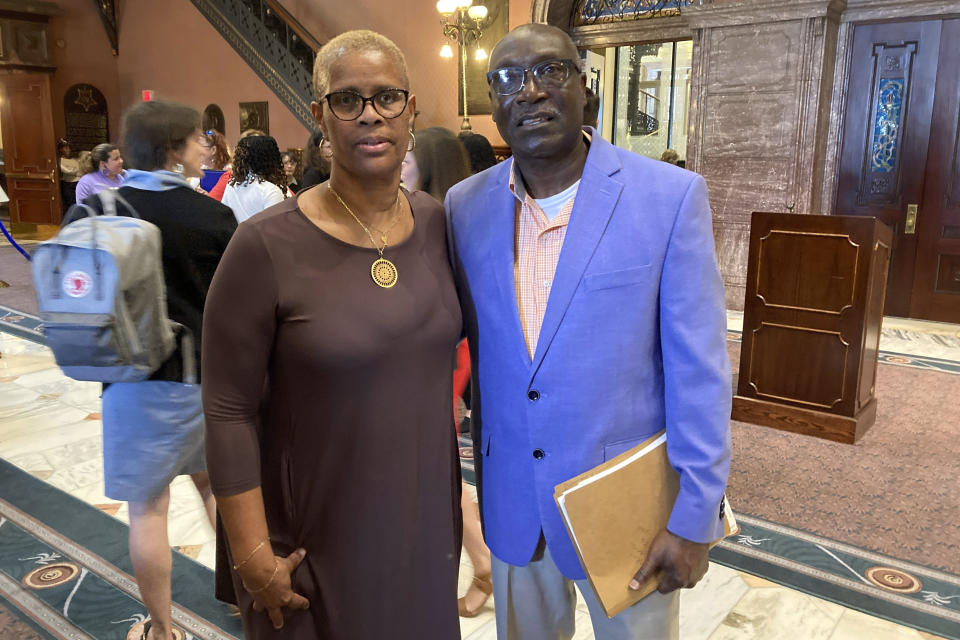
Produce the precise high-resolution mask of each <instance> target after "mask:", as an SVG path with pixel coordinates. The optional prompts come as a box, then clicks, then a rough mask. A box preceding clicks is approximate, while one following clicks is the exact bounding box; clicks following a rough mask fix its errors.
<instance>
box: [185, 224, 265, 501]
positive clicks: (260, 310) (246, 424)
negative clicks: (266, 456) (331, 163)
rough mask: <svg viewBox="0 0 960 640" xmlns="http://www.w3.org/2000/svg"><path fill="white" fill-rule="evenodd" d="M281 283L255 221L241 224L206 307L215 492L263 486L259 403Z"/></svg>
mask: <svg viewBox="0 0 960 640" xmlns="http://www.w3.org/2000/svg"><path fill="white" fill-rule="evenodd" d="M277 300H278V288H277V281H276V278H275V274H274V270H273V263H272V261H271V259H270V255H269V253H268V251H267V248H266V246H265V243H264V239H263V236H262V235H261V231H260V229H259V228H258V225H243V226H241V227H240V228H238V230H237V232H236V233H235V234H234V235H233V238H232V239H231V240H230V243H229V244H228V245H227V250H226V252H225V253H224V255H223V258H222V259H221V260H220V265H219V267H218V268H217V271H216V274H215V275H214V276H213V282H212V283H211V285H210V292H209V294H208V295H207V302H206V306H205V307H204V313H203V355H202V358H203V360H202V363H201V368H202V370H203V384H202V387H203V409H204V413H205V414H206V421H207V468H208V471H209V473H210V481H211V484H212V486H213V492H214V494H215V495H218V496H229V495H235V494H238V493H243V492H244V491H249V490H250V489H254V488H256V487H258V486H260V445H259V441H258V438H257V422H258V410H259V408H260V399H261V394H262V391H263V383H264V380H265V378H266V374H267V366H268V363H269V361H270V350H271V348H272V345H273V336H274V332H275V330H276V324H277V322H276V313H277Z"/></svg>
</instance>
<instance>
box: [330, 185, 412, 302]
mask: <svg viewBox="0 0 960 640" xmlns="http://www.w3.org/2000/svg"><path fill="white" fill-rule="evenodd" d="M327 189H328V190H329V191H330V193H332V194H333V197H335V198H336V199H337V202H339V203H340V206H342V207H343V208H344V209H346V211H347V213H349V214H350V217H352V218H353V219H354V220H356V221H357V224H359V225H360V226H361V227H362V228H363V230H364V231H365V232H366V233H367V237H369V238H370V243H371V244H373V248H374V249H376V250H377V253H378V254H380V257H379V258H377V259H376V260H374V261H373V264H372V265H370V277H371V278H373V281H374V283H376V285H377V286H378V287H382V288H384V289H389V288H391V287H392V286H393V285H395V284H397V280H398V279H399V277H400V274H399V273H398V272H397V265H395V264H393V263H392V262H390V261H389V260H387V259H386V258H384V257H383V251H384V249H386V248H387V237H388V236H389V235H390V232H391V231H392V230H393V228H394V227H395V226H397V222H399V221H400V213H399V211H398V212H397V215H396V216H395V217H394V219H393V223H392V224H391V225H390V226H389V227H388V228H387V230H386V231H383V232H381V234H380V239H381V241H382V242H383V246H382V247H381V246H380V245H378V244H377V241H376V240H374V238H373V234H372V233H370V228H369V227H367V225H365V224H363V221H362V220H361V219H360V218H359V217H357V214H355V213H354V212H353V210H352V209H351V208H350V207H348V206H347V203H346V202H344V201H343V198H341V197H340V194H339V193H337V192H336V190H335V189H334V188H333V186H331V185H330V183H329V182H327ZM398 204H400V191H399V190H398V191H397V199H396V201H394V203H393V206H394V208H396V207H397V205H398Z"/></svg>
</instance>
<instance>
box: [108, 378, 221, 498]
mask: <svg viewBox="0 0 960 640" xmlns="http://www.w3.org/2000/svg"><path fill="white" fill-rule="evenodd" d="M203 438H204V422H203V405H202V403H201V400H200V385H198V384H183V383H180V382H167V381H163V380H148V381H145V382H118V383H114V384H111V385H110V386H109V387H107V389H106V390H105V391H104V392H103V480H104V485H105V489H104V494H105V495H106V496H107V497H108V498H111V499H113V500H123V501H127V502H146V501H147V500H150V499H152V498H156V497H157V496H159V495H160V494H161V493H163V490H164V489H165V488H166V487H167V486H168V485H169V484H170V483H171V482H172V481H173V479H174V478H175V477H176V476H178V475H182V474H187V473H198V472H201V471H206V468H207V467H206V460H205V454H204V446H203Z"/></svg>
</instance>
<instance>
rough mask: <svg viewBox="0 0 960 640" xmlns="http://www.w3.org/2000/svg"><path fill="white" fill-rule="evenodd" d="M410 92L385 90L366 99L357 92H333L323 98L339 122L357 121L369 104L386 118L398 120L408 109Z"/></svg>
mask: <svg viewBox="0 0 960 640" xmlns="http://www.w3.org/2000/svg"><path fill="white" fill-rule="evenodd" d="M409 95H410V92H409V91H407V90H406V89H384V90H382V91H378V92H376V93H375V94H373V95H372V96H370V97H369V98H368V97H364V96H362V95H360V94H359V93H357V92H356V91H333V92H331V93H328V94H327V95H325V96H323V99H324V100H326V101H327V104H328V105H329V106H330V111H332V112H333V115H334V116H336V117H337V119H339V120H356V119H357V118H359V117H360V114H361V113H363V110H364V109H366V108H367V103H368V102H369V103H370V104H372V105H373V109H374V110H375V111H376V112H377V113H379V114H380V115H381V116H383V117H384V118H396V117H397V116H399V115H400V114H401V113H403V110H404V109H406V108H407V99H408V97H409Z"/></svg>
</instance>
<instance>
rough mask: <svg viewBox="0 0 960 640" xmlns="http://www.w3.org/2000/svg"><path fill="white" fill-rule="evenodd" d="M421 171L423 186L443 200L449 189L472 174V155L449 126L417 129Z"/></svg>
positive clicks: (419, 169) (414, 149) (417, 154)
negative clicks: (470, 156)
mask: <svg viewBox="0 0 960 640" xmlns="http://www.w3.org/2000/svg"><path fill="white" fill-rule="evenodd" d="M413 157H414V158H416V159H417V170H418V171H419V172H420V185H419V186H420V190H421V191H426V192H427V193H429V194H430V195H432V196H433V197H434V198H436V199H437V200H439V201H440V202H443V199H444V198H445V197H446V196H447V190H448V189H450V187H452V186H453V185H455V184H457V183H458V182H460V181H461V180H463V179H465V178H468V177H470V158H469V156H467V150H466V148H465V147H464V146H463V143H462V142H460V139H459V138H457V136H456V135H454V133H453V132H452V131H450V130H449V129H444V128H443V127H430V128H429V129H424V130H423V131H418V132H417V144H416V146H415V147H414V148H413Z"/></svg>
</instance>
